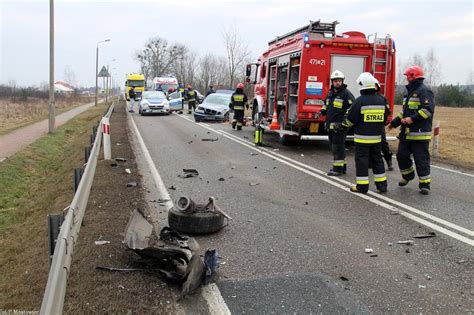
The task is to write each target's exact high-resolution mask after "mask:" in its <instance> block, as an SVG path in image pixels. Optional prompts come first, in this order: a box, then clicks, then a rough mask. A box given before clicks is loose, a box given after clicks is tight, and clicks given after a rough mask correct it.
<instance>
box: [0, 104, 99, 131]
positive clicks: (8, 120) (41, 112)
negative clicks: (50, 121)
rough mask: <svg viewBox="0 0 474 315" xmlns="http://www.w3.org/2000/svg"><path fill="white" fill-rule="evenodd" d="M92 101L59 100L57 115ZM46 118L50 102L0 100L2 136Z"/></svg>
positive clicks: (56, 105) (0, 129)
mask: <svg viewBox="0 0 474 315" xmlns="http://www.w3.org/2000/svg"><path fill="white" fill-rule="evenodd" d="M92 100H93V98H91V97H88V96H76V97H67V98H60V99H57V100H56V101H55V107H56V114H58V113H61V112H64V111H66V110H68V109H71V108H73V107H76V106H79V105H82V104H85V103H89V102H91V101H92ZM46 118H48V100H45V99H38V98H32V97H30V98H28V100H27V101H20V102H12V100H11V99H10V98H3V99H0V135H2V134H6V133H8V132H11V131H13V130H15V129H18V128H21V127H24V126H26V125H29V124H31V123H34V122H37V121H40V120H43V119H46Z"/></svg>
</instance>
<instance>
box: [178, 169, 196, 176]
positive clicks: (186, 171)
mask: <svg viewBox="0 0 474 315" xmlns="http://www.w3.org/2000/svg"><path fill="white" fill-rule="evenodd" d="M198 176H199V172H198V171H197V170H195V169H192V168H183V174H179V175H178V177H181V178H190V177H198Z"/></svg>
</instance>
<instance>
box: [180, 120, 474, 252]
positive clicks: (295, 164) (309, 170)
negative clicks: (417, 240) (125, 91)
mask: <svg viewBox="0 0 474 315" xmlns="http://www.w3.org/2000/svg"><path fill="white" fill-rule="evenodd" d="M179 117H181V118H183V119H185V120H188V121H190V122H193V123H194V121H192V120H191V119H189V118H187V117H183V116H179ZM197 125H199V126H201V127H203V128H206V129H208V130H211V131H213V132H215V133H217V134H220V135H222V136H224V137H226V138H228V139H229V140H232V141H234V142H237V143H239V144H241V145H243V146H246V147H248V148H249V149H251V150H254V151H257V152H260V153H262V154H263V155H266V156H268V157H270V158H273V159H275V160H277V161H279V162H281V163H283V164H286V165H288V166H290V167H292V168H295V169H297V170H299V171H301V172H303V173H306V174H308V175H310V176H313V177H315V178H318V179H320V180H322V181H324V182H326V183H328V184H330V185H333V186H335V187H338V188H340V189H342V190H344V191H346V192H348V193H351V192H349V190H348V187H347V185H349V186H350V185H351V183H350V182H348V181H345V180H342V179H340V178H331V179H329V177H327V176H326V173H325V172H323V171H321V170H318V169H316V168H314V167H312V166H309V165H307V164H304V163H301V162H299V161H296V160H293V159H291V158H289V157H286V156H284V155H281V154H278V153H274V152H270V151H269V150H267V149H265V148H260V147H255V146H254V145H253V144H250V142H248V141H245V140H243V139H240V138H238V137H236V136H234V135H232V134H229V133H227V132H226V131H222V130H216V129H213V128H211V127H210V126H209V125H207V126H206V125H203V124H197ZM290 162H291V163H290ZM335 181H338V182H340V183H341V184H343V185H341V184H339V183H336V182H335ZM351 194H353V195H354V196H357V197H359V198H362V199H365V200H367V201H369V202H372V203H374V204H377V205H379V206H381V207H384V208H386V209H388V210H390V211H398V212H400V214H401V215H403V216H405V217H407V218H409V219H411V220H414V221H416V222H418V223H421V224H423V225H425V226H428V227H430V228H432V229H434V230H436V231H438V232H441V233H443V234H446V235H448V236H450V237H452V238H454V239H457V240H459V241H462V242H464V243H466V244H469V245H471V246H474V241H473V240H471V239H469V238H467V237H465V236H463V235H461V234H458V233H456V232H453V231H450V230H448V229H446V228H444V227H442V226H439V225H436V224H434V223H432V222H429V221H427V220H424V219H422V218H420V217H417V216H415V215H413V214H410V213H407V212H405V211H403V210H400V209H398V208H397V207H395V206H393V205H390V204H389V203H393V204H396V205H397V206H399V207H401V208H404V209H406V210H408V211H411V212H413V213H416V214H418V215H420V216H424V217H426V218H428V219H431V220H433V221H436V222H438V223H440V224H443V225H445V226H447V227H450V228H452V229H455V230H458V231H459V232H462V233H465V234H467V235H470V236H471V237H472V235H474V232H473V231H471V230H469V229H466V228H463V227H461V226H458V225H456V224H454V223H451V222H448V221H446V220H443V219H441V218H438V217H435V216H433V215H431V214H427V213H425V212H423V211H421V210H418V209H416V208H414V207H411V206H409V205H406V204H403V203H401V202H398V201H396V200H393V199H391V198H388V197H385V196H381V195H378V194H375V193H373V192H370V193H369V195H364V194H358V193H351ZM371 196H375V197H376V198H374V197H371ZM379 199H382V200H384V201H385V202H384V201H382V200H379Z"/></svg>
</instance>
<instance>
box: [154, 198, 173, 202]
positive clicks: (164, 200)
mask: <svg viewBox="0 0 474 315" xmlns="http://www.w3.org/2000/svg"><path fill="white" fill-rule="evenodd" d="M170 200H171V199H162V198H158V200H157V201H156V202H158V203H167V202H168V201H170Z"/></svg>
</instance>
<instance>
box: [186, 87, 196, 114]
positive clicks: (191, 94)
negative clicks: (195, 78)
mask: <svg viewBox="0 0 474 315" xmlns="http://www.w3.org/2000/svg"><path fill="white" fill-rule="evenodd" d="M187 87H188V89H187V90H186V97H185V98H186V100H187V101H188V114H191V113H192V111H191V108H192V110H196V100H197V93H196V91H195V90H194V89H193V87H192V86H191V84H188V86H187Z"/></svg>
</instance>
